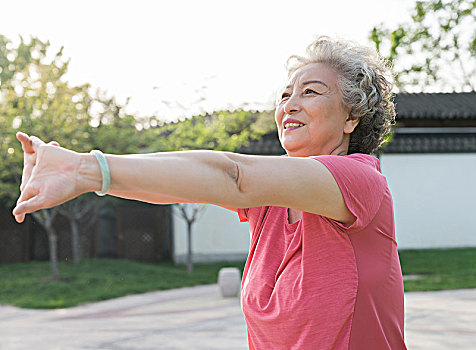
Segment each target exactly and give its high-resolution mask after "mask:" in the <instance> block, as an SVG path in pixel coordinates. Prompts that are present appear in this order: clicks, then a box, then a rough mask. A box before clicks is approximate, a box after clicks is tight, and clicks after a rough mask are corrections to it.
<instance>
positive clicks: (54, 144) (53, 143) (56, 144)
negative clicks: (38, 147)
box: [48, 141, 61, 147]
mask: <svg viewBox="0 0 476 350" xmlns="http://www.w3.org/2000/svg"><path fill="white" fill-rule="evenodd" d="M48 145H52V146H58V147H61V146H60V144H59V143H58V142H56V141H50V142H48Z"/></svg>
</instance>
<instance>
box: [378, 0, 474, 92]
mask: <svg viewBox="0 0 476 350" xmlns="http://www.w3.org/2000/svg"><path fill="white" fill-rule="evenodd" d="M411 18H412V22H407V23H402V24H400V25H398V27H397V28H388V27H386V26H385V25H384V24H380V25H378V26H376V27H374V28H373V29H372V31H371V32H370V35H369V39H370V41H371V42H373V43H374V45H375V47H376V49H377V51H378V52H379V53H380V54H381V55H382V56H383V57H385V58H386V59H388V60H389V61H390V62H391V63H392V65H393V66H394V73H395V76H396V77H395V85H396V86H397V87H398V88H399V89H400V90H401V91H405V90H408V89H412V90H419V91H427V90H429V89H432V90H435V89H438V90H440V91H469V90H474V89H475V88H476V1H474V0H426V1H417V2H416V4H415V8H414V9H413V11H412V16H411Z"/></svg>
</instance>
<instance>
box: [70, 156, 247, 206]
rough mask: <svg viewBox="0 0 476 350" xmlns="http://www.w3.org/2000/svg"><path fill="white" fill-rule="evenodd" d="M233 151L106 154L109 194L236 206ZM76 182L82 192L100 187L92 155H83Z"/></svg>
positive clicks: (157, 200)
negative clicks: (109, 178) (109, 182)
mask: <svg viewBox="0 0 476 350" xmlns="http://www.w3.org/2000/svg"><path fill="white" fill-rule="evenodd" d="M233 158H234V155H233V154H230V153H224V152H214V151H186V152H162V153H154V154H147V155H106V159H107V162H108V164H109V168H110V172H111V189H110V191H109V194H111V195H114V196H118V197H124V198H131V199H137V200H142V201H147V202H153V203H173V202H199V203H213V204H218V205H225V206H226V205H228V206H236V204H239V202H240V191H239V188H238V186H237V176H238V171H237V163H236V162H235V160H234V159H233ZM78 182H79V183H80V186H81V188H82V190H83V191H84V192H88V191H97V190H99V189H100V188H101V174H100V171H99V167H98V165H97V161H96V160H95V158H94V157H93V156H91V155H88V154H84V155H82V160H81V167H80V171H79V177H78Z"/></svg>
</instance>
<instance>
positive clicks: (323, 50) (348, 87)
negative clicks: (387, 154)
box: [287, 36, 395, 154]
mask: <svg viewBox="0 0 476 350" xmlns="http://www.w3.org/2000/svg"><path fill="white" fill-rule="evenodd" d="M312 63H324V64H327V65H328V66H329V67H330V68H331V69H333V70H334V71H335V72H336V73H337V75H338V76H339V78H338V82H337V85H338V87H339V89H340V90H341V93H342V103H343V104H344V106H345V107H346V108H349V107H350V109H351V112H350V116H351V117H353V118H359V119H360V122H359V124H358V125H357V127H356V128H355V129H354V131H353V132H352V134H351V135H350V143H349V150H348V154H351V153H367V154H370V153H372V152H375V151H376V150H377V149H378V148H379V147H380V146H382V144H383V143H384V142H385V137H386V136H387V135H388V134H389V133H390V132H391V126H392V125H393V124H394V123H395V106H394V104H393V95H392V87H393V85H392V82H391V73H390V68H389V66H388V65H387V63H386V62H385V61H384V60H382V59H381V58H380V57H379V56H378V54H377V52H376V51H375V50H373V49H371V48H367V47H363V46H360V45H358V44H355V43H353V42H350V41H344V40H337V39H331V38H329V37H326V36H320V37H318V38H317V39H316V40H315V41H314V42H313V43H312V44H311V45H309V46H308V47H307V51H306V56H298V55H293V56H291V57H289V59H288V61H287V69H288V75H289V77H291V76H292V75H293V74H294V73H295V72H296V71H297V70H298V69H300V68H302V67H304V66H306V65H308V64H312Z"/></svg>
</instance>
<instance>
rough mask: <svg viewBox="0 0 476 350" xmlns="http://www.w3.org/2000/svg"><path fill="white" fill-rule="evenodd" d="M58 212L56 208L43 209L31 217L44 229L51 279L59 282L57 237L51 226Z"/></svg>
mask: <svg viewBox="0 0 476 350" xmlns="http://www.w3.org/2000/svg"><path fill="white" fill-rule="evenodd" d="M57 212H58V210H57V209H56V208H52V209H43V210H41V211H40V212H35V213H33V214H32V215H33V217H34V218H35V219H36V221H37V222H38V223H39V224H40V225H41V226H42V227H43V228H44V229H45V231H46V236H47V237H48V247H49V255H50V265H51V278H52V279H53V280H54V281H59V272H58V235H57V233H56V230H55V228H54V226H53V224H54V219H55V217H56V214H57Z"/></svg>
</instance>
